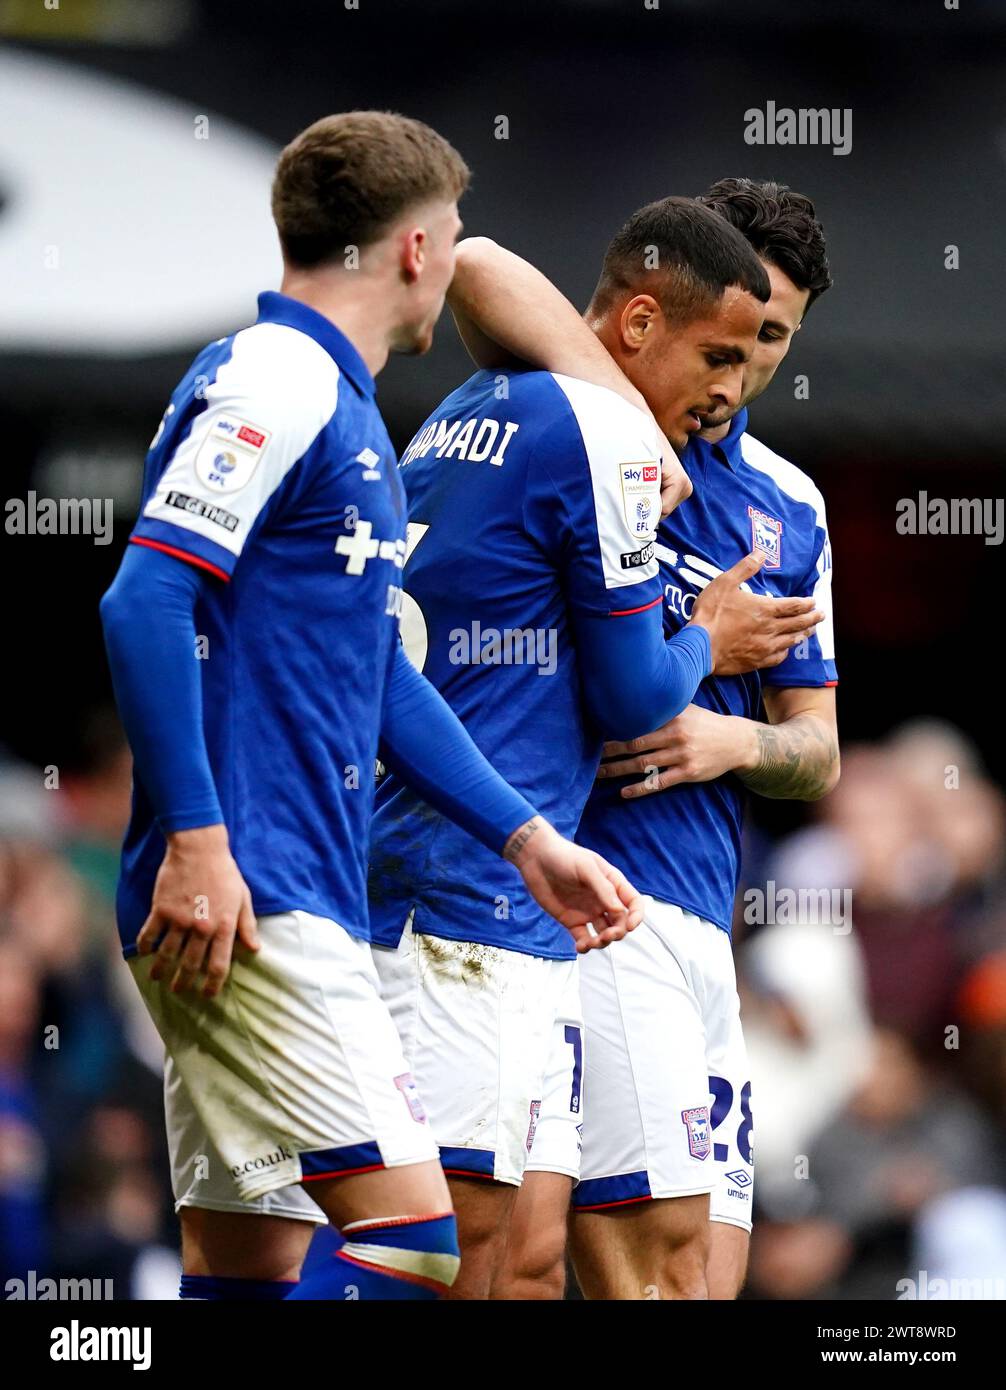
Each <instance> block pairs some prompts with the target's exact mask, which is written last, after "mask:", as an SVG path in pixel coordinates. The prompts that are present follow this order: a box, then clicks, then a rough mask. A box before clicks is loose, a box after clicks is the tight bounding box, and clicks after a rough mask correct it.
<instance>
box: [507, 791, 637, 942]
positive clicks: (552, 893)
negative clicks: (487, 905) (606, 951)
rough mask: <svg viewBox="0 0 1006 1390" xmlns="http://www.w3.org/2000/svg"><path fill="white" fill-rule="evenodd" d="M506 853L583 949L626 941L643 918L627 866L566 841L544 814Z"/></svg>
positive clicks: (522, 831)
mask: <svg viewBox="0 0 1006 1390" xmlns="http://www.w3.org/2000/svg"><path fill="white" fill-rule="evenodd" d="M503 857H504V858H505V859H509V860H510V862H511V863H513V864H516V866H517V868H518V869H519V870H520V872H521V876H522V877H523V879H524V882H525V883H526V884H527V887H528V891H529V892H530V893H532V894H533V895H534V898H535V901H536V902H537V903H538V904H539V906H541V907H543V908H544V909H545V911H546V912H549V913H551V915H552V916H553V917H554V918H555V920H556V921H557V922H558V923H560V925H561V926H564V927H565V928H566V930H567V931H568V932H569V933H570V934H571V936H572V937H573V940H574V942H575V943H576V949H577V951H579V952H581V953H582V952H584V951H591V950H594V949H595V948H596V947H603V946H608V945H610V944H611V942H612V941H619V940H621V938H622V937H623V936H624V935H625V934H626V932H630V931H632V930H633V928H634V927H637V926H638V925H639V923H640V922H641V921H642V920H643V900H642V897H641V896H640V894H639V893H637V892H636V890H635V888H633V887H632V885H631V884H630V883H629V881H628V879H627V878H626V877H625V875H624V874H623V873H622V872H621V870H620V869H616V868H615V867H614V866H613V865H611V864H609V863H608V862H607V861H606V860H604V859H602V858H601V856H600V855H599V854H595V853H594V852H593V850H589V849H583V848H582V847H581V846H580V845H574V844H572V843H571V842H570V841H569V840H565V839H563V837H562V836H561V835H560V834H559V833H558V832H557V831H556V830H555V829H554V828H553V827H552V826H551V825H549V823H548V821H545V820H542V818H541V816H535V817H534V819H533V820H529V821H528V822H527V824H526V825H522V826H521V827H520V829H519V830H515V831H514V833H513V834H512V835H511V836H510V838H509V840H508V841H507V842H506V845H505V847H504V849H503ZM591 926H593V930H591Z"/></svg>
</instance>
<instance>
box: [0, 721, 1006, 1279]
mask: <svg viewBox="0 0 1006 1390" xmlns="http://www.w3.org/2000/svg"><path fill="white" fill-rule="evenodd" d="M129 795H130V758H129V752H128V749H127V748H126V746H125V744H124V742H123V739H122V735H121V731H120V730H119V727H118V724H117V723H116V720H115V717H114V715H113V714H112V713H111V712H109V711H100V712H98V713H96V714H95V715H94V716H93V717H92V719H91V720H90V721H89V723H88V724H87V726H86V729H85V733H84V737H83V739H82V741H81V746H80V749H79V755H78V757H77V759H76V762H75V764H74V765H73V766H67V767H59V768H55V767H50V768H38V767H33V766H29V765H27V764H24V763H21V762H16V761H14V760H7V761H3V762H0V1271H2V1275H3V1279H4V1280H6V1279H8V1278H12V1277H13V1278H20V1279H24V1278H26V1277H27V1272H28V1271H30V1270H35V1271H37V1272H38V1273H39V1274H40V1275H41V1274H44V1275H45V1276H47V1277H52V1278H59V1277H67V1278H90V1279H96V1278H102V1279H105V1278H111V1279H112V1280H113V1281H114V1289H115V1294H116V1297H117V1298H165V1299H167V1298H173V1297H175V1296H176V1290H177V1275H178V1272H179V1262H178V1254H177V1239H178V1237H177V1226H176V1222H175V1218H174V1215H173V1212H172V1204H171V1194H170V1187H169V1179H168V1168H167V1160H166V1152H165V1142H164V1136H163V1122H162V1113H161V1048H160V1042H159V1040H158V1038H157V1036H156V1034H155V1033H154V1031H153V1028H152V1025H151V1024H150V1022H149V1020H148V1018H147V1015H146V1013H145V1011H144V1010H143V1008H142V1006H141V1005H140V1000H139V996H138V995H137V994H136V991H135V989H134V988H133V985H132V981H131V980H130V979H129V976H128V971H127V970H126V968H125V966H124V964H123V962H122V960H121V957H120V954H119V947H118V938H117V936H116V933H115V930H114V924H113V903H114V890H115V878H116V872H117V860H118V852H119V843H120V838H121V834H122V831H123V828H124V825H125V820H126V817H127V814H128V807H129ZM1004 848H1006V799H1004V797H1003V793H1002V791H1001V790H1000V789H999V788H998V787H997V786H995V785H994V784H993V783H992V782H991V781H990V780H989V779H988V777H987V776H986V775H985V773H984V772H983V769H982V767H981V766H980V764H979V762H978V760H977V756H976V754H975V752H974V750H973V748H972V747H971V746H970V745H969V743H968V742H967V740H966V739H965V738H964V737H963V736H962V735H961V734H960V733H959V732H958V731H957V730H955V729H954V728H953V727H951V726H949V725H943V724H938V723H918V724H909V725H905V726H902V727H901V728H900V729H898V730H896V731H895V732H894V733H893V734H892V735H891V736H889V737H888V738H886V739H885V740H884V741H883V742H881V743H876V744H870V745H866V744H861V745H853V746H851V747H848V748H847V749H846V750H845V753H844V761H843V775H842V780H841V783H840V784H839V787H838V789H837V790H836V791H835V792H834V793H833V794H832V795H831V796H830V797H828V798H826V799H825V800H824V801H822V802H820V803H818V804H817V805H816V806H814V807H813V808H809V812H808V818H807V822H806V824H805V825H804V826H802V827H801V828H799V829H797V830H796V831H794V832H792V833H789V834H785V835H782V836H772V835H769V834H766V833H765V832H764V830H762V829H760V828H759V826H758V822H757V818H756V819H755V822H754V826H753V828H752V831H751V833H750V835H749V843H748V846H747V851H746V855H745V886H748V885H755V884H757V885H760V886H761V887H762V889H764V888H765V886H766V885H775V888H774V890H773V891H775V893H776V894H777V896H778V897H779V899H780V902H781V901H782V900H783V899H784V890H788V889H792V890H801V889H818V890H836V891H838V892H840V893H841V894H842V895H843V901H846V900H848V901H851V903H852V912H851V923H850V921H849V920H848V919H847V918H845V917H841V919H840V920H837V921H836V920H831V921H822V920H820V919H819V917H818V916H817V914H815V913H813V912H806V913H805V914H804V916H803V920H792V914H791V913H789V912H788V911H783V910H780V911H778V912H777V913H776V914H775V916H776V917H777V920H776V921H775V922H772V921H771V920H770V921H769V922H768V924H763V925H750V924H749V923H747V922H745V920H744V918H745V916H750V915H751V914H747V913H745V911H744V906H743V905H744V902H745V895H744V894H743V893H742V894H741V895H740V896H739V898H738V905H739V906H738V918H737V926H736V931H735V938H736V941H737V950H738V961H739V973H740V979H741V990H742V999H743V1009H744V1018H745V1029H746V1034H747V1039H748V1047H749V1051H750V1054H751V1064H752V1076H753V1108H754V1114H755V1152H756V1156H757V1157H756V1163H757V1166H756V1172H757V1182H756V1205H755V1217H756V1224H755V1234H754V1241H753V1245H752V1262H751V1275H750V1280H749V1284H748V1290H747V1293H746V1295H745V1296H746V1297H750V1298H762V1299H766V1298H770V1299H774V1298H799V1299H816V1298H833V1297H838V1298H880V1299H895V1298H898V1297H899V1296H901V1297H903V1296H906V1290H907V1291H909V1292H908V1295H907V1296H910V1291H911V1290H913V1289H917V1288H921V1293H920V1296H921V1297H929V1298H931V1297H933V1296H934V1292H935V1294H936V1296H941V1294H942V1295H944V1296H946V1295H952V1296H955V1297H970V1298H974V1297H986V1298H1000V1299H1001V1298H1003V1297H1006V1288H1003V1287H1002V1283H1003V1279H1002V1275H1003V1271H1006V879H1004V875H1003V868H1004ZM789 901H790V902H794V901H796V902H798V903H799V902H801V901H802V902H804V903H805V904H806V902H809V901H810V897H809V895H806V894H805V895H804V897H803V898H802V899H801V898H800V896H799V892H798V891H797V894H796V896H795V897H793V896H792V895H791V897H790V899H789ZM763 915H764V914H763ZM771 915H772V914H769V917H770V918H771ZM796 916H797V918H799V916H800V914H799V913H797V914H796ZM850 926H851V930H850ZM615 949H617V947H616V948H615ZM668 1065H673V1061H672V1059H669V1061H668ZM588 1104H589V1097H588ZM588 1115H589V1111H588ZM587 1122H588V1123H589V1119H588V1121H587ZM923 1271H924V1273H923ZM906 1280H908V1281H911V1283H904V1282H899V1281H906ZM940 1280H942V1281H944V1284H942V1285H941V1284H940V1283H939V1282H938V1281H940Z"/></svg>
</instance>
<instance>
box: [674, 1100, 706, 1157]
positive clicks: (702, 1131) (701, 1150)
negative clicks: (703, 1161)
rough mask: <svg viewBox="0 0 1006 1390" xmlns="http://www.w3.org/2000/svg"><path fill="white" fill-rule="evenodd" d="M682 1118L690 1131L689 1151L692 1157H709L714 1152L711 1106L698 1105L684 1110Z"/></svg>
mask: <svg viewBox="0 0 1006 1390" xmlns="http://www.w3.org/2000/svg"><path fill="white" fill-rule="evenodd" d="M681 1120H682V1123H683V1124H684V1126H685V1129H687V1131H688V1152H689V1153H690V1154H691V1156H692V1158H708V1157H709V1155H710V1153H711V1152H712V1140H711V1138H710V1135H709V1106H708V1105H697V1106H696V1107H695V1108H694V1110H682V1112H681Z"/></svg>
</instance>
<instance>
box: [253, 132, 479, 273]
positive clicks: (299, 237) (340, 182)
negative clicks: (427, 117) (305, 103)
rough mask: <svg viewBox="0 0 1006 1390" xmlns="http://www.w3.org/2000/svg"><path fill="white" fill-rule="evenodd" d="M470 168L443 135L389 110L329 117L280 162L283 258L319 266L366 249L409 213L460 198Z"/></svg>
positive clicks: (276, 212) (277, 190)
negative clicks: (347, 252) (350, 251)
mask: <svg viewBox="0 0 1006 1390" xmlns="http://www.w3.org/2000/svg"><path fill="white" fill-rule="evenodd" d="M469 178H470V174H469V170H468V166H467V165H466V164H465V162H464V160H463V159H462V158H461V156H460V155H459V154H458V152H457V150H456V149H454V147H453V146H452V145H449V144H448V143H447V141H446V140H445V139H444V138H443V136H442V135H438V134H437V132H436V131H435V130H431V128H430V127H429V126H428V125H423V123H422V121H414V120H411V119H410V118H409V117H407V116H397V115H395V114H394V113H393V112H391V111H347V112H345V113H344V114H342V115H338V116H324V117H322V119H321V120H320V121H315V123H314V125H311V126H308V128H307V129H306V130H302V131H301V133H300V134H299V135H298V136H296V138H295V139H293V140H292V141H291V142H290V144H289V145H287V147H286V149H285V150H284V151H283V153H282V154H281V155H280V157H279V163H278V164H277V166H276V175H275V178H274V179H273V185H272V215H273V218H274V219H275V222H276V227H277V230H278V231H279V239H280V243H281V245H282V247H283V253H284V255H285V256H286V259H287V260H288V261H289V262H290V263H291V264H293V265H297V266H314V265H320V264H322V263H323V262H325V261H327V260H331V259H333V258H334V257H336V256H340V255H342V254H343V253H344V252H345V250H346V248H347V247H348V246H366V245H367V244H368V243H369V242H373V241H376V240H377V239H378V238H379V237H380V236H381V235H382V233H383V232H384V231H385V230H386V229H387V228H388V227H389V226H390V225H391V223H393V222H394V221H395V219H396V218H397V217H399V216H400V215H401V214H402V213H403V212H405V211H406V210H407V209H408V208H410V207H412V206H413V205H415V204H417V203H423V202H426V201H428V200H430V199H433V198H444V199H445V200H446V199H454V198H459V197H460V196H461V194H462V193H463V192H464V190H465V189H466V188H467V187H468V180H469Z"/></svg>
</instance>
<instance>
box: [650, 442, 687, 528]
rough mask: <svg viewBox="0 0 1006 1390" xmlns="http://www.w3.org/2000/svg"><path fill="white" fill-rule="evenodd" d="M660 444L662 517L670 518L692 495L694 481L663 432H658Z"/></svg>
mask: <svg viewBox="0 0 1006 1390" xmlns="http://www.w3.org/2000/svg"><path fill="white" fill-rule="evenodd" d="M657 439H658V441H659V443H660V515H661V516H662V517H665V516H670V514H671V512H673V511H674V508H675V507H677V506H679V505H680V504H681V503H682V502H684V501H685V500H686V498H688V497H691V495H692V480H691V479H690V478H689V476H688V474H687V473H686V472H685V470H684V469H683V468H682V466H681V461H680V459H679V458H678V456H677V454H676V453H675V452H674V449H673V448H672V447H671V442H670V440H669V439H668V438H667V436H666V435H665V434H664V432H663V430H661V429H659V428H658V430H657Z"/></svg>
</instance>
